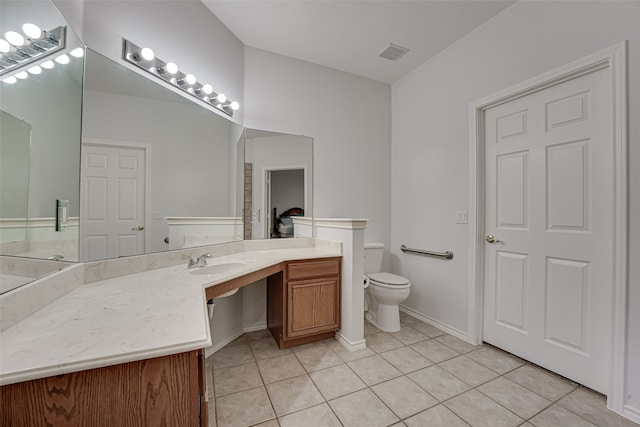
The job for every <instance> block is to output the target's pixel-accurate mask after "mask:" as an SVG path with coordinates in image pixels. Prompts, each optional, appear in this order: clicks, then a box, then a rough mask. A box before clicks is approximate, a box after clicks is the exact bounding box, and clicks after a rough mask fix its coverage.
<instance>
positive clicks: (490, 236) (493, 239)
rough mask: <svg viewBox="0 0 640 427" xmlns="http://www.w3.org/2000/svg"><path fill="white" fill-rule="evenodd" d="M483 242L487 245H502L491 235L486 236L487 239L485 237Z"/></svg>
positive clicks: (500, 241)
mask: <svg viewBox="0 0 640 427" xmlns="http://www.w3.org/2000/svg"><path fill="white" fill-rule="evenodd" d="M484 240H486V241H487V243H504V242H503V241H502V240H498V239H496V238H495V237H494V236H492V235H491V234H487V237H485V238H484Z"/></svg>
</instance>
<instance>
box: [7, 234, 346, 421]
mask: <svg viewBox="0 0 640 427" xmlns="http://www.w3.org/2000/svg"><path fill="white" fill-rule="evenodd" d="M295 240H297V241H295ZM285 243H286V244H287V245H289V246H285V245H284V244H285ZM296 244H297V245H298V246H297V247H295V246H294V247H292V246H291V245H296ZM273 245H276V247H274V246H273ZM316 245H320V246H316ZM263 246H264V248H262V247H263ZM267 247H269V248H267ZM222 248H225V249H224V250H223V249H222ZM257 249H261V250H257ZM197 251H198V252H197V254H199V253H200V252H203V251H206V249H203V248H199V249H198V250H197ZM211 251H212V252H214V257H213V258H212V259H210V260H209V265H208V266H206V267H202V268H195V269H188V268H186V266H185V265H183V264H180V265H175V264H173V265H169V266H164V267H161V268H157V266H158V264H161V263H162V262H161V261H160V260H159V258H158V257H162V256H165V257H167V256H172V257H174V259H176V258H177V259H180V254H181V252H186V251H179V252H176V253H173V254H167V255H158V256H145V257H146V258H143V257H141V258H139V259H138V260H139V261H140V263H139V264H137V263H134V262H132V261H133V260H134V258H130V259H119V260H112V261H105V262H102V263H100V264H97V263H95V264H85V265H80V266H78V267H84V274H83V275H84V284H82V285H80V286H78V287H77V288H75V289H73V290H71V291H70V292H68V293H67V294H66V295H64V296H62V297H61V298H58V299H57V300H55V301H51V302H50V303H49V304H48V305H46V306H44V307H42V308H41V309H40V310H38V311H36V312H35V313H34V314H32V315H31V316H29V317H27V318H25V319H24V320H22V321H20V322H19V323H17V324H15V325H14V326H12V327H10V328H9V329H6V330H5V331H4V332H2V334H1V335H0V340H1V341H2V346H1V347H0V384H1V385H2V388H1V389H0V403H1V406H2V414H1V416H0V419H1V420H2V421H1V422H0V424H1V425H7V426H9V425H11V426H17V425H25V426H31V425H96V426H98V425H140V426H146V425H163V424H164V425H181V426H198V425H207V423H206V414H207V408H206V405H207V392H206V381H205V374H204V352H203V348H206V347H208V346H210V345H211V334H210V330H209V317H208V315H207V309H206V301H207V299H210V298H215V297H217V296H220V295H223V294H225V293H228V292H230V291H233V290H234V289H238V288H241V287H243V286H247V285H249V284H252V283H255V282H256V281H258V280H261V279H264V278H266V279H267V282H268V289H269V291H268V307H267V313H268V314H267V317H268V322H269V325H270V328H271V327H272V326H273V329H272V333H274V336H275V337H277V338H276V340H277V341H278V344H279V345H280V346H285V347H289V346H293V345H297V344H302V343H306V342H311V341H314V340H318V339H323V338H326V337H329V336H332V335H333V334H334V333H335V331H336V330H337V329H338V328H339V327H340V305H341V302H340V298H341V292H340V290H341V289H340V284H341V263H342V261H341V259H342V258H341V253H340V245H339V244H338V245H333V246H332V245H331V244H328V245H327V246H322V243H318V242H314V240H313V239H291V241H290V242H283V243H279V242H278V243H274V242H273V241H272V242H239V243H238V244H229V245H221V246H218V247H212V249H211ZM225 251H226V253H225ZM192 252H193V251H192ZM190 254H193V253H190ZM136 264H137V266H136V267H135V269H138V270H140V269H141V270H142V271H138V272H136V271H131V270H132V269H134V267H133V266H134V265H136ZM125 265H126V266H127V267H125ZM154 267H156V268H155V269H152V268H154ZM126 268H128V269H129V271H128V272H126V273H120V274H124V275H120V276H119V277H113V276H112V274H113V273H114V272H116V271H122V270H126ZM109 276H110V277H111V278H108V277H109ZM90 278H93V280H90ZM97 278H100V279H102V280H95V279H97ZM88 281H89V282H88ZM27 286H37V284H33V285H27ZM26 289H27V290H28V288H26ZM274 295H276V296H277V297H278V298H274ZM276 324H277V325H280V328H279V329H278V328H276V327H275V325H276ZM274 331H275V332H274ZM278 331H279V333H278Z"/></svg>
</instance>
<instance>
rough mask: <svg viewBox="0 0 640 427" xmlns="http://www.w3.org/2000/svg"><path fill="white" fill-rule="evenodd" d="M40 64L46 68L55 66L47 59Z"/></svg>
mask: <svg viewBox="0 0 640 427" xmlns="http://www.w3.org/2000/svg"><path fill="white" fill-rule="evenodd" d="M40 66H42V68H46V69H47V70H50V69H52V68H53V67H55V66H56V64H55V63H54V62H53V61H52V60H48V61H45V62H43V63H42V64H40Z"/></svg>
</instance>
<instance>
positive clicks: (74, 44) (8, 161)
mask: <svg viewBox="0 0 640 427" xmlns="http://www.w3.org/2000/svg"><path fill="white" fill-rule="evenodd" d="M27 22H29V23H33V24H36V25H38V26H39V27H40V28H41V29H42V30H45V31H49V30H52V29H55V28H57V27H60V26H62V27H66V31H65V33H66V37H65V47H64V49H63V50H61V51H58V52H56V53H55V54H53V55H51V56H47V57H41V58H38V59H37V60H35V61H34V62H30V63H28V64H26V65H23V66H19V67H14V68H11V69H5V70H4V71H3V72H2V70H0V72H2V73H3V74H2V75H1V76H0V80H2V82H0V110H1V111H0V151H1V153H0V154H1V156H2V160H1V164H0V167H1V168H2V170H1V177H0V179H1V180H2V184H1V191H2V193H1V196H0V254H1V255H2V256H1V257H0V272H1V274H0V291H7V290H10V289H13V288H15V287H17V286H19V285H21V284H23V283H28V282H30V281H32V280H33V279H35V278H37V277H39V276H41V275H44V274H47V273H49V272H51V271H57V270H59V269H60V268H62V267H63V266H64V265H66V264H65V263H64V262H59V261H57V260H64V261H77V260H78V215H79V180H78V177H79V174H80V163H79V159H80V126H81V125H80V120H81V108H82V70H83V58H82V57H80V58H78V57H76V56H72V55H68V54H69V53H70V52H71V51H72V50H74V49H76V48H78V47H82V43H81V42H80V40H79V39H78V37H77V36H76V35H75V34H74V33H73V31H72V30H71V28H70V27H69V26H68V25H67V23H66V22H65V20H64V19H63V18H62V15H61V14H60V13H59V12H58V10H57V9H56V7H55V6H54V5H53V3H47V2H38V4H37V7H34V4H33V3H32V2H25V1H6V0H2V1H0V33H1V34H4V33H5V32H7V31H21V29H22V25H23V24H25V23H27ZM26 43H27V44H28V43H33V42H32V41H29V40H27V42H26ZM77 52H78V51H76V53H77ZM62 54H67V57H66V59H68V61H65V60H61V62H66V63H61V62H54V61H52V60H53V59H55V58H57V57H58V56H60V55H62ZM49 61H51V62H49ZM45 62H48V64H47V65H51V64H53V68H45V67H42V66H41V65H42V64H43V63H45ZM27 70H29V71H27ZM16 77H17V78H16ZM58 200H63V201H66V202H68V204H67V207H66V211H65V216H66V219H67V221H66V223H58V224H56V216H57V215H58V213H62V211H59V210H58V208H57V201H58ZM61 219H62V216H61ZM56 225H58V226H56ZM25 258H40V259H42V260H41V261H35V260H32V259H25ZM51 259H53V261H49V260H51Z"/></svg>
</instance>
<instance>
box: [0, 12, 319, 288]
mask: <svg viewBox="0 0 640 427" xmlns="http://www.w3.org/2000/svg"><path fill="white" fill-rule="evenodd" d="M32 6H33V4H32V3H30V2H25V1H8V0H2V1H0V24H1V25H0V33H2V34H4V33H5V32H6V31H10V30H19V29H20V28H21V27H22V25H23V24H24V23H26V22H31V23H35V24H37V25H39V26H40V27H41V28H43V29H45V30H50V29H53V28H56V27H61V26H62V27H64V28H65V29H66V45H65V47H64V49H63V50H61V51H59V52H57V55H56V57H57V56H58V55H61V54H65V53H66V54H67V56H68V58H67V59H68V61H62V62H55V61H54V67H53V68H51V69H48V68H43V67H40V73H38V74H36V73H31V72H27V74H28V77H27V78H26V79H17V80H16V82H15V83H13V84H10V83H9V82H4V81H3V82H1V83H0V91H1V92H0V110H1V111H0V150H1V152H0V154H1V156H0V157H1V161H2V164H1V165H0V173H1V174H2V176H0V184H1V186H2V188H1V190H2V192H1V198H0V279H1V280H0V285H1V286H0V293H1V292H5V291H8V290H10V289H13V288H15V287H18V286H20V285H22V284H24V283H28V282H30V281H32V280H34V279H35V278H38V277H41V276H43V275H45V274H48V273H50V272H53V271H57V270H59V269H61V268H64V267H65V266H66V265H69V263H72V262H78V261H81V262H83V261H92V260H103V259H109V258H116V257H123V256H131V255H138V254H145V253H155V252H161V251H166V250H174V249H182V248H190V247H196V246H203V245H211V244H217V243H226V242H231V241H237V240H242V239H243V238H244V239H266V238H286V237H292V236H294V233H293V232H292V225H291V224H292V221H291V218H292V217H295V216H302V215H304V216H307V217H308V216H311V212H312V201H313V196H312V188H313V185H312V180H313V141H312V139H311V138H309V137H303V136H296V135H287V134H283V133H278V132H269V131H263V130H248V131H246V132H245V129H244V128H243V127H241V126H239V125H237V124H235V123H233V122H231V121H230V120H228V119H227V118H226V117H224V116H222V115H221V114H220V113H217V112H215V111H213V110H212V109H210V108H208V107H206V106H205V105H201V104H199V103H198V102H196V101H194V100H192V99H188V98H186V97H184V96H182V95H180V94H178V93H176V92H175V91H173V90H172V89H170V88H168V87H166V86H165V84H164V83H162V84H161V83H158V82H155V81H154V80H152V79H149V78H148V77H147V76H143V75H141V74H139V72H138V71H134V70H132V69H130V68H128V67H127V66H124V65H122V64H121V63H119V62H115V61H113V60H111V59H108V58H106V57H104V56H102V55H100V54H99V53H97V52H94V51H92V50H91V49H89V48H85V47H84V46H83V45H82V42H81V41H80V40H79V38H78V37H77V36H76V35H75V34H74V33H73V31H72V30H71V28H70V27H69V26H68V24H67V23H66V22H65V20H64V19H63V17H62V16H61V14H60V13H59V12H58V10H57V9H56V7H55V6H54V5H53V3H47V2H38V7H37V8H35V7H32ZM78 47H81V48H82V49H80V51H78V50H76V51H75V53H76V54H78V53H79V52H82V54H80V55H77V56H72V55H70V53H71V51H72V50H74V49H77V48H78ZM53 59H55V58H53ZM0 60H2V58H1V57H0ZM47 60H49V58H43V59H42V60H39V61H36V62H34V63H32V64H29V66H28V67H25V68H26V69H28V68H31V67H33V66H34V65H41V64H42V63H43V62H45V61H47ZM14 71H15V73H14V72H12V73H11V75H13V74H16V73H17V72H20V71H24V70H22V69H20V70H17V69H14ZM9 75H10V74H5V75H4V76H2V77H7V76H9ZM2 80H3V79H2ZM243 215H244V218H243Z"/></svg>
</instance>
